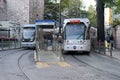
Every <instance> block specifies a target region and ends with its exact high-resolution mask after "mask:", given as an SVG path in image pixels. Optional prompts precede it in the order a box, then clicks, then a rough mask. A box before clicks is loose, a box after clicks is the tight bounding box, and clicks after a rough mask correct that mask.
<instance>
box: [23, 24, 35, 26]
mask: <svg viewBox="0 0 120 80" xmlns="http://www.w3.org/2000/svg"><path fill="white" fill-rule="evenodd" d="M28 26H31V27H32V26H33V27H35V26H36V25H35V24H25V25H24V26H23V27H28Z"/></svg>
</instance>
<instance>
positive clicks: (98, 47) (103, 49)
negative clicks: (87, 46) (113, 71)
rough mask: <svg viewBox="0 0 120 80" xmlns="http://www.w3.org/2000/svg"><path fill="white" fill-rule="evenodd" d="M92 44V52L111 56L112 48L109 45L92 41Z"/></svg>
mask: <svg viewBox="0 0 120 80" xmlns="http://www.w3.org/2000/svg"><path fill="white" fill-rule="evenodd" d="M93 43H94V44H92V50H93V51H95V52H97V53H99V54H105V55H106V54H109V55H110V56H112V46H111V43H107V42H106V41H105V43H101V42H97V41H94V42H93Z"/></svg>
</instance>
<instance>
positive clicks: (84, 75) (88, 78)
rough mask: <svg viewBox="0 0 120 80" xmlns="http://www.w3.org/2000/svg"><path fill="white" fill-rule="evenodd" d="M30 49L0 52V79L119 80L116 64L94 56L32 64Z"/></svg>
mask: <svg viewBox="0 0 120 80" xmlns="http://www.w3.org/2000/svg"><path fill="white" fill-rule="evenodd" d="M33 53H34V51H33V50H22V49H16V50H6V51H0V80H120V76H119V74H120V68H119V66H120V62H119V60H117V59H113V58H110V57H108V56H103V55H99V54H95V53H91V55H90V56H88V55H76V54H75V55H73V54H67V55H64V59H65V61H64V62H51V63H49V62H40V63H39V64H35V62H34V60H33Z"/></svg>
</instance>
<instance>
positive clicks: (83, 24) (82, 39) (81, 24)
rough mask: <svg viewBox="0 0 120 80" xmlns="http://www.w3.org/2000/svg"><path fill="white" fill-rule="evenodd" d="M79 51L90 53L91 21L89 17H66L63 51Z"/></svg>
mask: <svg viewBox="0 0 120 80" xmlns="http://www.w3.org/2000/svg"><path fill="white" fill-rule="evenodd" d="M68 51H77V52H86V53H88V54H89V53H90V51H91V39H90V21H89V19H87V18H71V19H65V20H64V24H63V49H62V52H63V53H65V52H68Z"/></svg>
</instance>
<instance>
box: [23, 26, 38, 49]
mask: <svg viewBox="0 0 120 80" xmlns="http://www.w3.org/2000/svg"><path fill="white" fill-rule="evenodd" d="M35 34H36V25H35V24H26V25H24V26H23V27H22V42H21V47H22V48H35V41H36V39H35V36H36V35H35Z"/></svg>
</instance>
